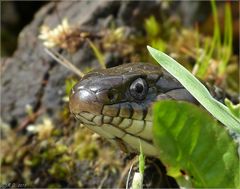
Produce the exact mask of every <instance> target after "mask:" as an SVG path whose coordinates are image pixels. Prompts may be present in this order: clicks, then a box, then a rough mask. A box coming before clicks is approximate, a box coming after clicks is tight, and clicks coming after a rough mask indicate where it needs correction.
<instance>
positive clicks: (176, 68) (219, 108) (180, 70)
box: [147, 46, 240, 134]
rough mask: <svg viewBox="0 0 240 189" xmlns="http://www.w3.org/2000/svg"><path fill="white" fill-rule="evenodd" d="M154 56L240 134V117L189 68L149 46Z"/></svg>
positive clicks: (216, 116) (218, 117) (229, 126)
mask: <svg viewBox="0 0 240 189" xmlns="http://www.w3.org/2000/svg"><path fill="white" fill-rule="evenodd" d="M147 48H148V50H149V52H150V54H151V55H152V56H153V58H154V59H155V60H156V61H157V62H158V63H159V64H160V65H161V66H162V67H163V68H164V69H166V70H167V71H168V72H169V73H170V74H171V75H173V76H174V77H175V78H176V79H177V80H178V81H179V82H180V83H181V84H182V85H183V86H184V87H185V88H186V89H187V90H188V91H189V92H190V93H191V94H192V95H193V96H194V97H195V98H196V99H197V100H198V101H199V103H200V104H201V105H202V106H203V107H205V108H206V109H207V111H209V112H210V113H211V114H212V115H213V116H214V117H215V118H216V119H218V120H219V121H220V122H222V123H223V124H224V125H226V126H227V127H228V128H229V129H232V130H233V131H234V132H237V133H238V134H240V119H238V118H237V117H236V116H234V115H233V114H232V113H231V111H230V110H229V109H228V108H227V107H226V106H224V105H223V104H221V103H220V102H218V101H217V100H215V99H214V98H213V97H212V96H211V94H210V93H209V91H208V90H207V88H206V87H205V86H204V85H203V84H202V83H201V82H200V81H199V80H198V79H197V78H195V77H194V76H193V75H192V74H191V73H190V72H189V71H188V70H187V69H185V68H184V67H183V66H182V65H180V64H179V63H177V62H176V61H175V60H174V59H172V58H171V57H169V56H168V55H166V54H165V53H163V52H160V51H158V50H156V49H154V48H152V47H149V46H147Z"/></svg>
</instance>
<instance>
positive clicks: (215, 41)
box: [195, 0, 233, 78]
mask: <svg viewBox="0 0 240 189" xmlns="http://www.w3.org/2000/svg"><path fill="white" fill-rule="evenodd" d="M211 7H212V13H213V19H214V31H213V38H212V39H209V38H208V39H206V40H205V42H204V43H205V44H204V47H203V52H202V53H201V54H200V53H198V55H197V57H198V58H197V62H196V65H195V66H197V72H196V75H197V76H198V77H200V78H205V77H206V74H207V71H208V67H209V64H210V62H211V60H215V61H217V62H218V69H217V76H218V77H219V78H221V77H222V76H223V75H224V74H225V72H226V68H227V64H228V63H229V60H230V57H231V54H232V40H233V39H232V38H233V33H232V32H233V31H232V16H231V8H230V4H229V3H227V4H226V5H225V16H224V18H225V20H224V28H225V31H224V39H223V42H221V33H220V26H219V21H218V11H217V7H216V3H215V1H214V0H211ZM196 48H197V50H198V49H199V48H200V46H199V38H198V40H197V45H196Z"/></svg>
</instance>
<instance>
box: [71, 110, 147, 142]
mask: <svg viewBox="0 0 240 189" xmlns="http://www.w3.org/2000/svg"><path fill="white" fill-rule="evenodd" d="M75 117H76V118H77V119H78V120H80V122H81V123H83V124H84V125H88V127H92V128H93V127H100V128H102V129H103V130H105V131H106V132H108V130H109V132H110V133H114V136H116V137H118V138H122V137H123V136H124V135H125V134H131V135H134V136H138V137H140V138H142V139H144V140H146V141H151V139H152V121H147V120H136V119H130V118H123V117H111V116H106V115H94V114H91V113H88V112H82V113H79V114H75Z"/></svg>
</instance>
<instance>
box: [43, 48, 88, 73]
mask: <svg viewBox="0 0 240 189" xmlns="http://www.w3.org/2000/svg"><path fill="white" fill-rule="evenodd" d="M44 50H45V52H46V53H47V54H48V55H49V56H51V57H52V58H53V59H54V60H56V61H57V62H58V63H60V64H61V65H63V66H65V67H66V68H68V69H69V70H71V71H72V72H74V73H75V74H77V75H78V76H80V77H83V76H84V73H83V72H81V71H80V70H79V69H78V68H77V67H76V66H74V65H73V64H72V63H71V62H69V61H68V60H67V59H66V58H64V57H63V56H62V55H61V54H59V53H58V52H55V51H53V50H49V49H47V48H45V49H44Z"/></svg>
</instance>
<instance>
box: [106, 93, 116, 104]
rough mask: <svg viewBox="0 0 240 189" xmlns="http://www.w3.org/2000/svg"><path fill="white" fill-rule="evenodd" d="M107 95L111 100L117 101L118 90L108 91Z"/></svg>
mask: <svg viewBox="0 0 240 189" xmlns="http://www.w3.org/2000/svg"><path fill="white" fill-rule="evenodd" d="M107 97H108V99H109V100H110V101H111V102H113V101H115V100H116V99H117V93H116V91H115V92H114V91H109V92H108V93H107Z"/></svg>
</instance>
